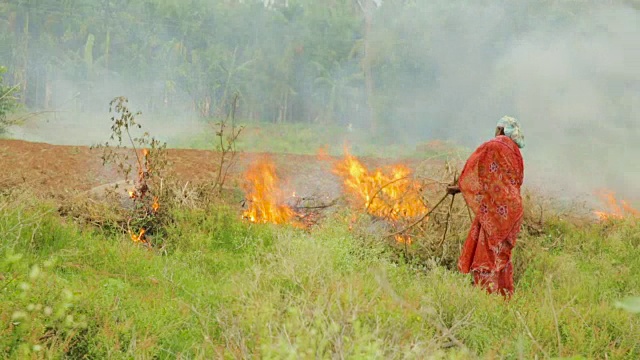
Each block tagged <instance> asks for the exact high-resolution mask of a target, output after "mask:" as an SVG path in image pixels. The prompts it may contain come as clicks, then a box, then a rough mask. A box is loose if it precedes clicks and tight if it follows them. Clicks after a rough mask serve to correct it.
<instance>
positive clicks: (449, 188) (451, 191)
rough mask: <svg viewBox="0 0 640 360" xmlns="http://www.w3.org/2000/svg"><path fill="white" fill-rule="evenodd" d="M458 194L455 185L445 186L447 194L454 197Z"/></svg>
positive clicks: (458, 190) (458, 189) (457, 187)
mask: <svg viewBox="0 0 640 360" xmlns="http://www.w3.org/2000/svg"><path fill="white" fill-rule="evenodd" d="M459 192H460V187H459V186H457V185H449V186H447V194H449V195H455V194H457V193H459Z"/></svg>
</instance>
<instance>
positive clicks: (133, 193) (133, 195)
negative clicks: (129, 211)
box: [129, 190, 138, 199]
mask: <svg viewBox="0 0 640 360" xmlns="http://www.w3.org/2000/svg"><path fill="white" fill-rule="evenodd" d="M129 197H130V198H131V199H135V198H137V197H138V195H136V192H135V190H129Z"/></svg>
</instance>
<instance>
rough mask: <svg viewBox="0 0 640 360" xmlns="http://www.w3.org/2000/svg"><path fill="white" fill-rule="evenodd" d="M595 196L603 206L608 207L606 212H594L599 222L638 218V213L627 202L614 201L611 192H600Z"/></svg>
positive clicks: (639, 216) (639, 214)
mask: <svg viewBox="0 0 640 360" xmlns="http://www.w3.org/2000/svg"><path fill="white" fill-rule="evenodd" d="M596 195H598V197H599V198H600V200H601V201H602V203H603V204H605V205H606V206H607V207H608V211H594V214H595V215H596V216H597V217H598V218H599V219H600V220H611V219H624V218H628V217H635V218H640V211H638V210H636V209H635V208H634V207H633V206H631V205H630V204H629V203H628V202H627V201H625V200H620V201H618V199H616V195H615V193H614V192H613V191H609V190H602V191H599V192H598V193H597V194H596Z"/></svg>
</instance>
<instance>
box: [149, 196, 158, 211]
mask: <svg viewBox="0 0 640 360" xmlns="http://www.w3.org/2000/svg"><path fill="white" fill-rule="evenodd" d="M151 208H152V209H153V212H154V213H156V212H158V210H159V209H160V203H158V197H157V196H154V197H153V204H152V205H151Z"/></svg>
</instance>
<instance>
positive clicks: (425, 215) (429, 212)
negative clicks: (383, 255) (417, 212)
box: [387, 194, 449, 237]
mask: <svg viewBox="0 0 640 360" xmlns="http://www.w3.org/2000/svg"><path fill="white" fill-rule="evenodd" d="M447 196H449V194H445V195H444V196H443V197H442V199H440V201H438V203H436V205H435V206H434V207H433V208H432V209H431V210H429V211H428V212H427V213H426V214H424V215H423V216H421V217H420V219H418V220H416V221H415V222H413V223H412V224H410V225H408V226H406V227H405V228H403V229H401V230H398V231H396V232H394V233H391V234H388V235H387V237H392V236H396V235H400V234H402V233H403V232H405V231H407V230H409V229H411V228H412V227H414V226H416V225H418V224H419V223H421V222H422V220H424V219H426V218H427V217H428V216H429V215H431V213H433V211H434V210H435V209H437V208H438V206H440V204H442V202H443V201H444V199H446V198H447Z"/></svg>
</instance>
